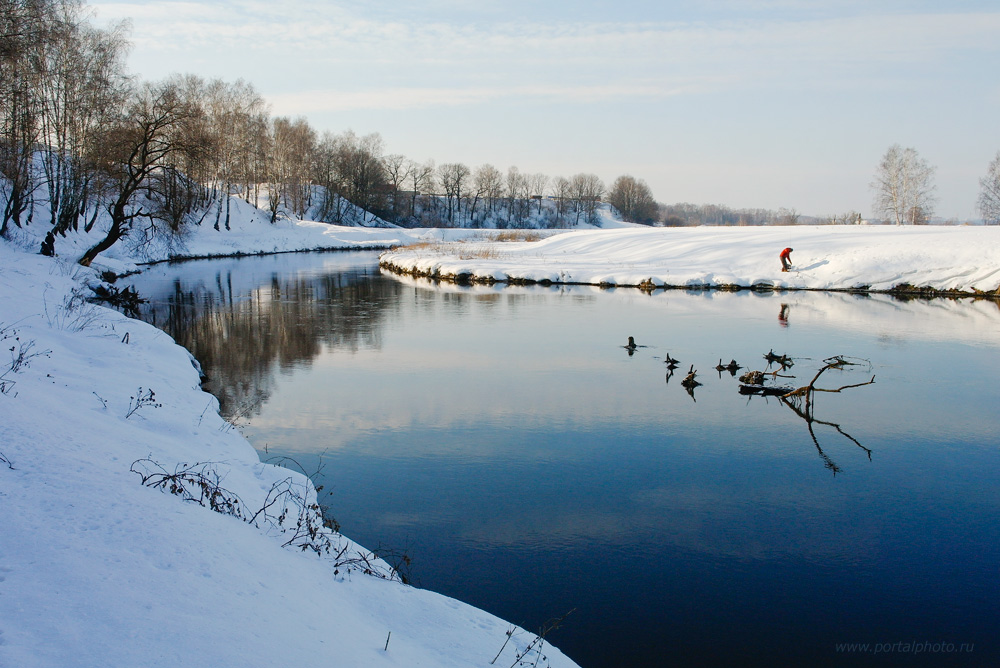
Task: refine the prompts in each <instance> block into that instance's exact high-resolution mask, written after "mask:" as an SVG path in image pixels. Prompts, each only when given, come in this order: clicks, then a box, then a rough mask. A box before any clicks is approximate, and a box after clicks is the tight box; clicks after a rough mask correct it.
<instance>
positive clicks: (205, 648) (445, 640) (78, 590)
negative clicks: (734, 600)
mask: <svg viewBox="0 0 1000 668" xmlns="http://www.w3.org/2000/svg"><path fill="white" fill-rule="evenodd" d="M233 207H234V211H233V214H232V215H233V218H232V230H229V231H227V230H222V231H216V230H214V229H213V226H212V225H211V224H209V223H208V222H206V223H203V224H202V225H201V226H199V227H195V228H192V231H190V232H189V233H187V234H186V235H185V236H184V237H183V238H180V239H176V238H175V239H173V240H172V241H170V242H169V243H166V242H162V241H154V242H152V243H145V244H139V243H135V242H131V243H123V244H120V245H119V246H116V247H115V248H113V249H112V250H111V251H109V252H108V253H106V254H103V255H101V256H99V257H98V259H97V261H95V262H94V265H93V267H91V268H82V267H79V266H78V265H76V264H75V260H76V258H78V257H79V256H80V254H82V252H83V250H84V249H86V248H87V247H89V246H90V245H92V244H93V243H94V241H95V240H96V238H97V236H98V233H94V234H89V235H88V234H82V233H80V234H76V233H74V234H71V235H69V236H68V237H66V238H63V237H58V238H57V240H56V251H57V254H58V257H56V258H54V259H53V258H44V257H42V256H39V255H37V254H36V250H37V249H38V247H39V243H40V241H41V235H42V234H43V233H44V231H45V228H44V226H43V225H40V224H37V223H36V224H34V225H32V226H30V227H29V228H26V229H23V230H22V229H14V230H12V233H11V235H10V239H8V240H6V241H0V338H2V339H3V341H2V342H0V343H2V344H3V350H2V351H0V425H2V431H0V434H2V439H0V457H2V459H0V507H2V508H3V509H4V531H3V538H2V540H0V666H10V667H17V668H36V667H38V668H40V667H49V666H51V667H60V668H66V667H68V668H72V667H75V666H81V667H82V666H140V665H141V666H167V665H170V666H173V665H178V664H180V665H219V666H277V665H299V666H383V665H384V666H489V665H499V666H511V665H514V664H516V663H517V657H516V655H515V652H516V651H518V650H522V651H523V650H524V649H525V648H526V647H527V646H528V644H529V643H530V642H531V641H532V640H533V639H534V638H535V636H534V635H533V634H531V633H529V632H527V631H524V630H523V629H518V628H516V627H514V626H512V625H510V624H508V623H507V622H504V621H503V620H500V619H498V618H496V617H494V616H492V615H490V614H488V613H486V612H483V611H481V610H477V609H475V608H472V607H470V606H468V605H465V604H463V603H460V602H458V601H456V600H453V599H449V598H447V597H444V596H441V595H438V594H435V593H432V592H428V591H424V590H420V589H416V588H413V587H410V586H407V585H404V584H402V583H400V582H399V581H398V580H396V579H393V578H391V577H390V578H389V579H386V578H380V577H375V576H372V575H366V574H364V573H363V572H362V569H359V568H358V566H357V563H356V562H355V564H354V565H353V566H349V565H346V564H345V563H344V562H345V559H352V558H354V559H357V558H359V557H360V556H365V555H368V552H367V551H366V550H365V548H363V547H361V546H359V545H356V544H355V543H353V542H351V541H350V540H349V539H348V538H346V537H343V536H341V535H339V534H336V533H331V532H329V531H326V530H324V532H323V533H322V534H321V535H323V536H327V537H329V539H330V540H331V541H332V544H333V546H334V552H338V553H339V552H340V550H344V551H343V553H342V554H341V556H340V558H335V557H334V556H331V555H328V554H325V553H324V554H316V553H314V552H312V551H309V550H306V551H303V550H300V549H295V548H289V547H283V546H282V544H283V543H285V542H286V541H287V540H288V537H289V533H288V532H289V526H290V525H287V524H281V525H279V524H278V523H277V522H276V520H275V518H276V517H277V516H278V513H279V512H280V511H279V510H278V509H279V508H282V507H284V506H285V505H286V504H288V503H290V502H293V501H294V500H295V499H294V498H292V497H289V496H284V497H282V498H281V503H279V504H278V505H276V506H274V507H273V509H272V512H271V514H270V515H269V518H270V520H268V521H261V520H259V519H258V521H255V522H247V521H244V520H245V519H246V517H247V516H248V515H249V514H250V513H252V512H253V511H254V510H255V509H259V508H262V507H264V506H265V505H266V504H267V502H268V499H269V498H273V494H274V491H275V490H277V489H284V488H287V489H289V490H290V491H293V492H294V493H295V494H296V495H297V497H298V498H299V499H300V500H302V501H304V502H305V503H306V504H309V503H312V502H313V501H314V500H315V490H314V489H313V488H312V485H311V483H310V482H309V480H308V479H307V478H305V477H304V476H302V475H300V474H298V473H295V472H293V471H290V470H288V469H284V468H279V467H276V466H272V465H269V464H264V463H261V461H260V460H259V458H258V456H257V453H256V452H255V451H254V449H253V447H252V446H251V445H250V444H249V443H248V442H247V441H246V440H245V439H244V438H243V437H242V435H240V433H239V432H238V431H237V430H235V429H234V428H232V426H231V425H230V424H229V423H227V422H225V421H224V420H223V419H222V418H221V417H220V416H219V414H218V402H217V401H216V400H215V398H214V397H211V396H210V395H208V394H206V393H204V392H203V391H202V390H201V389H200V382H199V372H198V370H197V368H196V362H194V361H193V359H192V358H191V356H190V354H189V353H188V352H187V351H185V350H184V349H183V348H181V347H179V346H178V345H176V343H174V341H173V340H171V339H170V337H168V336H167V335H166V334H164V333H163V332H161V331H159V330H157V329H155V328H154V327H152V326H150V325H147V324H145V323H142V322H139V321H136V320H131V319H129V318H127V317H125V316H124V315H122V314H120V313H119V312H117V311H114V310H111V309H108V308H104V307H101V306H96V305H93V304H90V303H88V302H86V301H84V300H83V299H82V296H84V295H88V294H90V292H89V290H87V289H86V288H85V287H84V286H85V285H88V284H89V285H94V284H97V283H98V282H99V281H100V279H99V274H100V272H101V271H103V270H108V269H110V270H112V271H115V272H119V273H120V272H124V271H130V270H135V269H136V268H137V263H138V262H143V261H153V260H163V259H167V258H170V257H175V256H214V255H232V254H237V253H243V254H246V253H258V252H285V251H294V250H298V249H316V248H388V247H391V246H400V245H414V247H413V249H406V248H402V249H397V250H393V251H389V252H387V253H386V254H384V255H383V259H384V260H386V261H389V262H391V263H392V264H394V265H396V266H398V267H403V268H406V269H408V270H418V271H420V272H424V273H432V274H438V275H448V274H452V275H455V274H461V273H469V274H473V275H475V276H478V277H491V278H494V279H496V280H503V281H506V280H509V279H512V278H513V279H529V280H535V281H538V280H549V281H553V282H568V283H585V284H595V285H596V284H601V283H606V284H615V285H636V284H639V283H641V282H643V281H647V280H652V282H653V283H655V284H656V285H677V286H701V285H724V284H735V285H743V286H750V285H759V284H768V285H772V286H775V287H788V288H820V289H822V288H833V289H850V288H857V287H859V286H870V287H871V288H873V289H887V288H891V287H893V286H895V285H898V284H900V283H904V282H905V283H909V284H912V285H918V286H932V287H935V288H938V289H963V290H984V291H989V290H995V289H996V288H997V287H998V284H1000V243H998V242H1000V228H984V227H975V228H973V227H926V228H889V227H781V228H693V229H688V228H682V229H649V228H639V227H634V226H628V225H623V224H621V223H616V222H615V221H614V220H613V218H611V217H609V216H608V215H607V213H606V212H605V213H604V214H602V215H604V218H605V220H604V221H603V224H604V225H605V227H606V228H614V229H598V230H579V231H571V232H564V231H560V232H554V231H553V232H550V233H546V234H547V235H548V236H545V235H543V236H545V238H543V239H542V240H540V241H534V242H505V243H496V242H493V241H491V240H490V239H491V238H492V237H491V236H490V234H489V233H484V232H481V231H475V230H403V229H399V228H365V227H338V226H331V225H325V224H321V223H312V222H306V221H289V220H284V221H279V222H278V223H277V224H275V225H271V224H269V223H267V222H266V220H265V219H264V216H263V215H262V214H260V213H259V212H257V211H256V210H255V209H253V208H252V207H250V206H249V205H245V203H241V202H238V201H235V200H234V203H233ZM42 214H44V212H36V216H37V217H38V218H42V219H43V215H42ZM785 246H792V247H793V248H795V251H794V252H793V254H792V259H793V262H794V264H795V271H793V272H791V273H788V274H783V273H781V272H780V271H779V267H780V265H779V262H778V257H777V254H778V252H779V251H780V249H781V248H783V247H785ZM476 289H496V288H485V287H483V288H476ZM514 289H517V288H514ZM579 289H596V288H579ZM837 299H839V298H837ZM836 304H837V302H836V299H833V301H831V304H830V306H831V308H834V307H836ZM858 326H864V327H877V326H879V324H878V323H871V322H869V323H859V324H858ZM18 355H21V356H22V357H23V360H22V361H23V363H22V364H17V363H16V360H17V358H18ZM15 367H16V368H15ZM150 390H152V391H153V392H155V394H154V395H152V396H150V395H149V394H148V392H149V391H150ZM137 404H140V405H138V407H137ZM133 409H136V410H133ZM7 462H9V464H10V466H8V465H7ZM143 462H145V463H143ZM190 465H203V466H204V469H203V470H205V471H207V472H208V473H209V474H210V476H218V478H217V481H218V484H219V486H221V487H222V488H223V489H224V490H225V492H226V494H228V495H229V497H227V498H236V497H238V498H239V499H240V500H241V502H242V503H243V507H244V508H245V509H247V510H248V511H249V513H246V514H245V515H244V519H241V518H239V517H234V516H232V515H226V514H221V513H217V512H212V510H211V509H209V508H206V507H204V506H202V505H199V504H198V503H195V502H193V501H186V500H184V499H183V498H182V497H180V496H176V495H173V494H171V493H169V492H167V491H164V490H162V489H156V488H152V487H149V486H144V485H143V484H141V483H142V479H141V478H140V476H139V475H138V474H137V473H135V472H134V471H133V469H138V470H144V471H147V472H149V471H155V470H157V469H156V467H157V466H159V467H162V470H163V471H165V472H174V471H175V470H179V469H183V468H184V467H185V466H190ZM144 467H145V468H144ZM283 486H285V487H283ZM269 494H270V495H272V496H271V497H269ZM291 508H292V510H293V516H294V511H295V510H296V506H295V505H294V503H293V504H292V505H291ZM338 563H339V564H340V565H339V566H338V565H337V564H338ZM373 566H374V568H375V569H376V570H377V571H378V572H379V573H382V574H383V575H390V576H391V573H392V572H391V569H390V568H389V567H388V565H386V564H385V563H384V562H378V561H375V562H374V563H373ZM454 567H455V568H461V567H462V565H461V564H460V563H456V564H455V565H454ZM512 629H513V637H512V639H511V641H510V642H509V643H507V644H506V646H505V645H504V642H505V641H506V640H507V634H508V632H509V631H511V630H512ZM387 640H388V649H386V641H387ZM556 641H558V639H556ZM501 647H503V648H504V649H503V652H502V655H501V656H500V658H499V659H497V661H496V663H495V664H491V661H492V660H493V659H494V657H495V656H496V655H497V653H498V652H500V650H501ZM544 654H545V657H546V658H545V659H544V660H540V661H539V662H538V665H548V666H552V667H554V668H559V667H563V666H573V665H575V664H574V663H573V662H572V661H571V660H570V659H568V658H567V657H565V656H564V655H563V654H561V653H560V652H559V651H558V650H557V649H554V648H552V647H551V646H549V645H548V644H547V643H546V644H545V645H544ZM528 658H529V660H530V661H534V659H535V655H530V656H529V657H528Z"/></svg>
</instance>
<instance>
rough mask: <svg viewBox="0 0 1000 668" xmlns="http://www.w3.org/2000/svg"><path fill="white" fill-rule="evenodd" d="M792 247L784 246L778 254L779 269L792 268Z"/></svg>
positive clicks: (786, 269)
mask: <svg viewBox="0 0 1000 668" xmlns="http://www.w3.org/2000/svg"><path fill="white" fill-rule="evenodd" d="M791 256H792V249H791V248H786V249H785V250H783V251H781V254H780V255H779V256H778V257H780V258H781V271H788V270H789V269H791V268H792V257H791Z"/></svg>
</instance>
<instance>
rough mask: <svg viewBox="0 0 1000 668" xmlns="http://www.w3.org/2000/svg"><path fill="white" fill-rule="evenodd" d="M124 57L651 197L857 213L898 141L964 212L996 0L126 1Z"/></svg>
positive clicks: (948, 207)
mask: <svg viewBox="0 0 1000 668" xmlns="http://www.w3.org/2000/svg"><path fill="white" fill-rule="evenodd" d="M90 6H91V7H92V8H93V9H94V10H95V12H96V17H95V23H96V24H97V25H102V24H106V23H108V22H112V21H118V20H121V19H125V18H127V19H130V21H131V25H132V30H131V39H132V42H133V49H132V51H131V54H130V56H129V67H130V69H131V70H132V71H133V72H134V73H135V74H137V75H139V76H140V77H142V78H143V79H146V80H157V79H161V78H163V77H166V76H169V75H170V74H173V73H192V74H197V75H200V76H202V77H204V78H221V79H224V80H226V81H235V80H237V79H244V80H246V81H248V82H250V83H252V84H253V85H254V87H255V88H256V89H257V90H258V91H259V92H260V93H261V94H262V95H263V96H264V97H265V98H266V99H267V100H268V102H269V103H270V105H271V111H272V114H274V115H280V116H291V117H297V116H304V117H305V118H307V119H308V120H309V122H310V124H311V125H312V126H313V127H314V128H315V129H316V130H317V131H319V132H321V133H322V132H326V131H329V132H332V133H334V134H339V133H341V132H344V131H347V130H353V131H354V132H355V133H357V134H359V135H365V134H369V133H374V132H377V133H379V134H380V135H381V136H382V139H383V141H384V145H385V149H386V151H387V153H398V154H402V155H405V156H406V157H408V158H410V159H412V160H415V161H418V162H426V161H428V160H433V161H435V163H437V164H439V165H440V164H443V163H449V162H462V163H465V164H467V165H469V166H470V167H472V168H475V167H476V166H479V165H482V164H485V163H489V164H492V165H494V166H496V167H498V168H499V169H501V170H504V171H505V170H506V169H507V168H508V167H510V166H516V167H517V168H518V169H519V170H520V171H521V172H526V173H538V172H540V173H543V174H546V175H548V176H550V177H556V176H566V177H571V176H572V175H574V174H576V173H580V172H586V173H594V174H597V175H598V176H600V177H601V178H602V179H603V180H604V181H605V183H606V184H607V185H609V186H610V184H611V183H612V182H613V181H614V179H615V178H617V177H618V176H620V175H623V174H629V175H632V176H634V177H636V178H640V179H643V180H645V181H646V182H647V183H648V184H649V186H650V188H651V189H652V191H653V194H654V196H655V197H656V199H657V200H658V201H661V202H665V203H674V202H691V203H695V204H709V203H711V204H723V205H726V206H729V207H733V208H768V209H779V208H787V209H794V210H796V211H797V212H799V213H800V214H804V215H816V216H827V215H836V214H843V213H846V212H848V211H858V212H861V213H862V214H863V215H865V216H866V217H867V216H870V215H871V213H872V211H871V209H872V191H871V188H870V183H871V181H872V179H873V177H874V173H875V169H876V166H877V165H878V162H879V160H880V158H881V157H882V155H883V154H884V153H885V152H886V150H887V149H888V148H889V147H890V146H891V145H893V144H900V145H901V146H903V147H904V148H905V147H912V148H914V149H916V150H917V152H918V154H919V155H920V156H921V157H922V158H923V159H924V160H926V161H927V162H928V163H929V164H930V165H932V166H933V167H935V169H936V171H935V184H936V186H937V190H936V195H937V207H936V213H937V215H938V216H941V217H943V218H946V219H950V218H957V219H959V220H967V219H972V218H976V217H977V216H978V214H977V211H976V199H977V197H978V194H979V189H980V187H979V180H980V179H981V178H983V177H984V176H985V175H986V170H987V167H988V165H989V163H990V161H991V160H992V159H993V158H994V157H995V156H996V155H997V153H998V151H1000V74H998V73H1000V40H998V39H997V38H996V36H997V35H1000V5H997V3H996V2H995V0H991V1H981V0H950V1H949V2H947V3H945V2H940V1H936V2H930V1H925V0H914V1H909V2H904V1H902V0H884V1H878V0H858V1H855V0H839V1H838V0H827V1H825V2H815V1H812V0H772V1H768V0H764V1H760V2H748V1H741V0H697V1H688V0H680V1H675V0H618V1H616V2H609V1H604V0H572V1H569V0H552V1H550V2H537V1H534V2H532V1H529V0H482V1H479V2H476V1H474V0H466V1H462V0H417V1H414V2H406V3H399V2H390V1H388V0H374V1H370V2H341V1H340V0H334V1H330V2H305V1H299V0H268V1H261V0H208V1H205V2H181V1H169V0H153V1H149V2H143V1H136V0H132V1H131V2H125V1H122V2H119V1H116V0H104V1H102V2H92V3H90Z"/></svg>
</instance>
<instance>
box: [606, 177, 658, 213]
mask: <svg viewBox="0 0 1000 668" xmlns="http://www.w3.org/2000/svg"><path fill="white" fill-rule="evenodd" d="M608 204H610V205H611V206H613V207H615V208H616V209H618V213H620V214H621V216H622V220H625V221H628V222H630V223H643V224H644V225H652V224H653V223H654V222H655V221H656V216H657V213H658V207H657V204H656V199H655V198H654V197H653V192H652V191H651V190H650V189H649V186H648V185H646V182H645V181H643V180H642V179H637V178H635V177H634V176H630V175H628V174H626V175H624V176H619V177H618V178H617V179H615V182H614V185H612V186H611V192H609V193H608Z"/></svg>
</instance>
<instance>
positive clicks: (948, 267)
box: [380, 226, 1000, 297]
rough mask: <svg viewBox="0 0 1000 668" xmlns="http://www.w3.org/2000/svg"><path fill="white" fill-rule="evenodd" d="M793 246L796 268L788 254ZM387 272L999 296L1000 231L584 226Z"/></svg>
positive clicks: (416, 256)
mask: <svg viewBox="0 0 1000 668" xmlns="http://www.w3.org/2000/svg"><path fill="white" fill-rule="evenodd" d="M785 247H791V248H793V249H794V250H793V252H792V261H793V265H794V266H793V270H792V271H790V272H782V271H781V264H780V262H779V259H778V253H779V252H780V251H781V249H782V248H785ZM380 265H381V266H382V267H383V268H384V269H386V270H387V271H391V272H394V273H399V274H408V275H411V276H418V277H427V278H433V279H436V280H446V281H454V282H459V283H494V282H500V283H511V284H530V283H540V284H583V285H599V286H609V287H610V286H616V287H637V288H643V289H647V290H652V289H671V288H684V289H706V288H707V289H756V290H839V291H852V292H898V293H910V294H919V295H947V296H950V295H970V296H991V297H996V296H998V295H1000V227H965V226H962V227H884V226H872V227H868V226H790V227H778V228H761V227H739V228H720V227H700V228H656V229H650V228H629V229H616V230H595V231H574V232H568V233H566V234H560V235H556V236H552V237H549V238H547V239H543V240H541V241H535V242H516V243H504V244H497V243H493V242H475V243H468V242H462V243H442V244H422V245H419V246H417V247H411V248H399V249H395V250H390V251H388V252H385V253H383V254H382V256H381V258H380Z"/></svg>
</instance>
